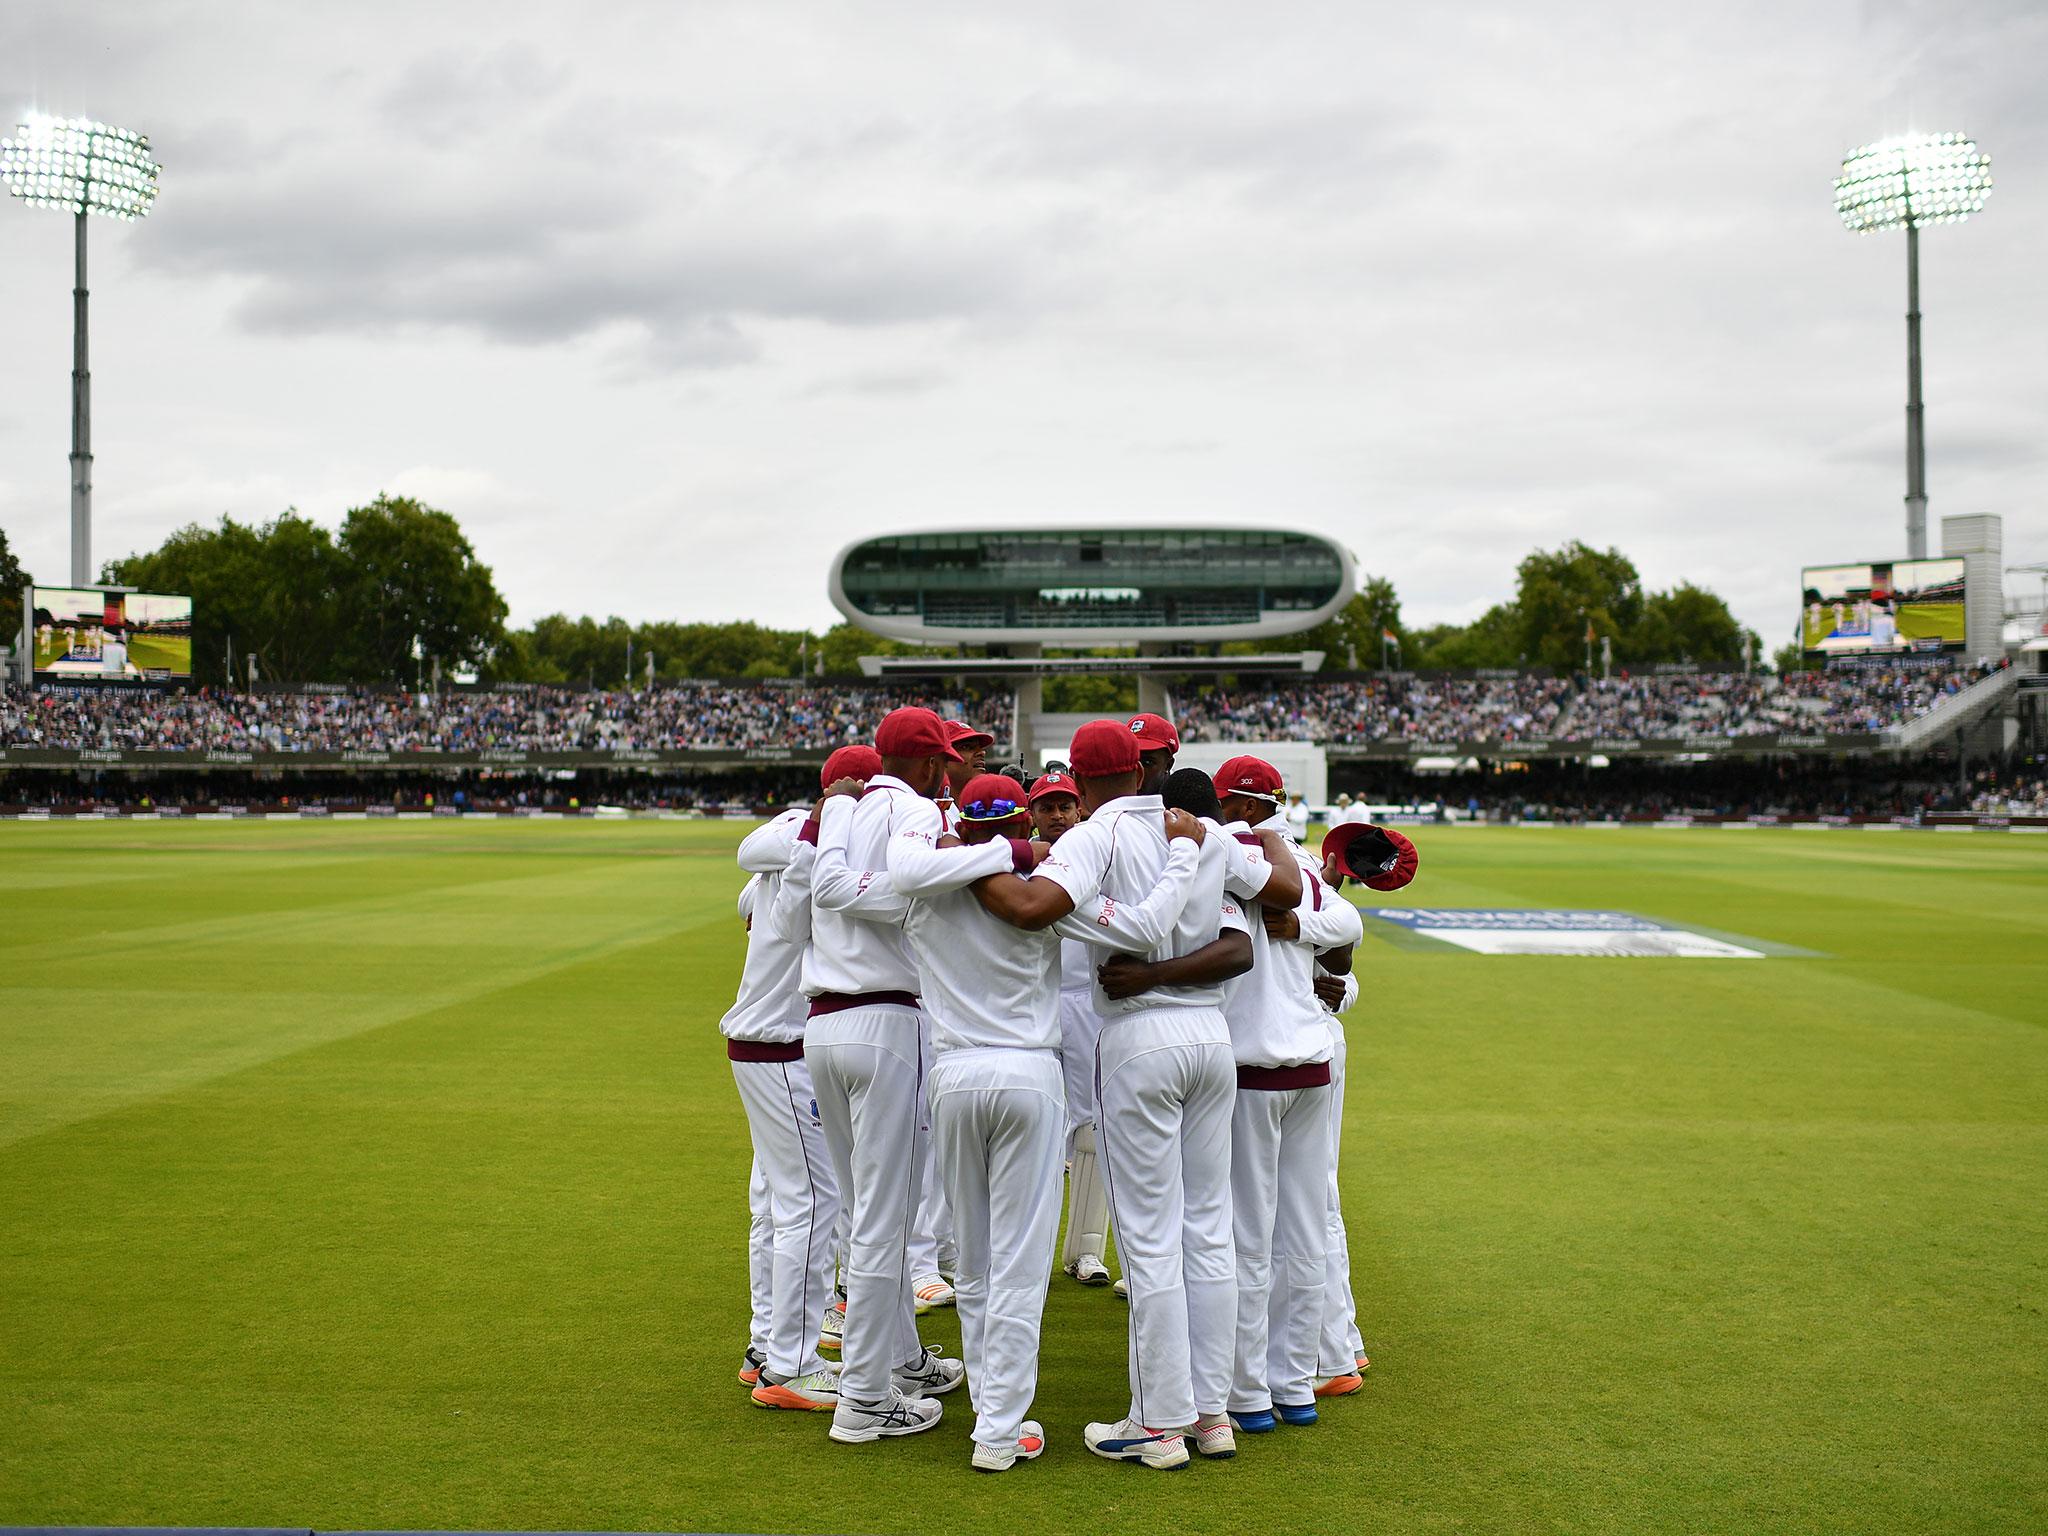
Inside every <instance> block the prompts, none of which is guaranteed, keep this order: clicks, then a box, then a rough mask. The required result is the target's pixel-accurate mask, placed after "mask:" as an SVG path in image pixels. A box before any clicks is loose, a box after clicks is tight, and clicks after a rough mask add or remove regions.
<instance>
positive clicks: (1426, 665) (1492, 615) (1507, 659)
mask: <svg viewBox="0 0 2048 1536" xmlns="http://www.w3.org/2000/svg"><path fill="white" fill-rule="evenodd" d="M1409 650H1410V652H1411V654H1410V657H1409V662H1408V664H1409V665H1410V666H1412V667H1420V668H1423V669H1426V670H1431V671H1434V670H1436V669H1438V668H1444V669H1462V668H1466V667H1516V666H1521V665H1523V664H1524V662H1523V653H1522V616H1521V613H1520V611H1519V610H1518V609H1517V608H1516V606H1515V605H1514V604H1513V603H1495V604H1494V605H1493V606H1492V607H1491V608H1489V609H1487V610H1486V612H1485V613H1483V614H1481V615H1480V616H1479V617H1478V618H1477V619H1475V620H1473V621H1472V622H1471V623H1470V624H1464V625H1459V624H1442V625H1438V626H1436V627H1435V628H1433V629H1425V630H1421V631H1418V632H1417V633H1416V634H1415V636H1414V637H1413V638H1412V640H1411V642H1410V645H1409Z"/></svg>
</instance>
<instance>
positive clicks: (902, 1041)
mask: <svg viewBox="0 0 2048 1536" xmlns="http://www.w3.org/2000/svg"><path fill="white" fill-rule="evenodd" d="M918 1026H919V1010H918V1009H916V1008H912V1007H907V1006H904V1005H902V1004H897V1003H865V1004H862V1005H861V1006H859V1007H856V1008H847V1009H843V1010H841V1011H840V1012H837V1013H823V1014H817V1015H814V1016H813V1017H812V1018H811V1020H810V1022H809V1024H808V1025H806V1026H805V1029H804V1058H805V1059H806V1060H807V1061H808V1062H809V1063H810V1065H811V1085H812V1087H813V1088H814V1089H815V1090H816V1092H817V1097H818V1121H819V1123H820V1125H822V1126H823V1128H824V1132H825V1146H826V1148H827V1150H828V1151H830V1152H831V1154H832V1167H833V1171H834V1172H835V1173H836V1174H837V1175H838V1179H839V1197H840V1199H841V1200H842V1201H843V1202H845V1205H846V1213H847V1219H846V1331H845V1332H844V1334H842V1335H841V1338H840V1345H839V1360H840V1371H839V1395H840V1396H841V1397H850V1398H854V1399H856V1400H858V1401H861V1402H879V1401H881V1400H882V1399H884V1398H886V1397H887V1396H888V1395H889V1392H890V1379H889V1373H890V1371H891V1370H892V1369H894V1368H895V1367H897V1366H902V1365H909V1364H911V1363H912V1362H913V1361H915V1360H917V1359H918V1358H920V1355H921V1353H922V1346H920V1345H919V1343H918V1341H917V1322H916V1310H915V1305H914V1303H913V1301H912V1299H911V1294H910V1271H909V1269H908V1268H907V1267H906V1264H905V1261H904V1255H905V1249H906V1247H907V1245H908V1243H909V1240H910V1221H911V1217H912V1215H913V1214H914V1213H915V1212H916V1210H917V1200H918V1186H919V1184H920V1183H921V1182H922V1179H921V1174H922V1172H923V1162H924V1130H923V1126H922V1123H921V1122H922V1120H923V1118H924V1116H923V1094H924V1071H923V1059H922V1055H921V1049H920V1044H919V1039H918Z"/></svg>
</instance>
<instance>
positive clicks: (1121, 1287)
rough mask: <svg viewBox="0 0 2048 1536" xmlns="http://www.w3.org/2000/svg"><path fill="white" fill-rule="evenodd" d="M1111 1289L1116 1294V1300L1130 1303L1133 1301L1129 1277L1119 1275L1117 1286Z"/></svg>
mask: <svg viewBox="0 0 2048 1536" xmlns="http://www.w3.org/2000/svg"><path fill="white" fill-rule="evenodd" d="M1111 1289H1112V1290H1114V1291H1115V1292H1116V1299H1117V1300H1118V1301H1129V1300H1130V1299H1131V1277H1130V1276H1129V1275H1119V1276H1118V1277H1117V1282H1116V1284H1115V1285H1114V1286H1112V1287H1111Z"/></svg>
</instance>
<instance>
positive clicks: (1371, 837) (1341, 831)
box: [1323, 821, 1421, 891]
mask: <svg viewBox="0 0 2048 1536" xmlns="http://www.w3.org/2000/svg"><path fill="white" fill-rule="evenodd" d="M1333 854H1334V855H1335V856H1336V859H1337V868H1339V869H1340V870H1342V871H1343V872H1344V873H1345V874H1347V875H1349V876H1350V877H1351V878H1352V879H1354V880H1356V881H1358V882H1359V883H1360V884H1362V885H1367V886H1370V887H1371V888H1372V889H1374V890H1376V891H1398V890H1400V889H1401V887H1402V886H1404V885H1406V884H1407V883H1408V882H1409V881H1410V880H1413V879H1414V878H1415V869H1416V866H1417V865H1418V864H1419V863H1420V862H1421V860H1420V859H1419V857H1418V856H1417V854H1416V852H1415V845H1414V844H1413V843H1411V842H1410V841H1408V839H1407V838H1405V837H1403V836H1402V835H1401V834H1400V833H1399V832H1396V831H1394V830H1392V829H1391V828H1389V827H1375V826H1369V825H1367V824H1366V823H1365V822H1362V821H1353V822H1346V823H1345V824H1344V825H1342V826H1337V827H1332V828H1330V830H1329V831H1328V832H1327V833H1326V834H1324V837H1323V858H1324V859H1325V860H1328V859H1329V858H1330V857H1331V856H1332V855H1333Z"/></svg>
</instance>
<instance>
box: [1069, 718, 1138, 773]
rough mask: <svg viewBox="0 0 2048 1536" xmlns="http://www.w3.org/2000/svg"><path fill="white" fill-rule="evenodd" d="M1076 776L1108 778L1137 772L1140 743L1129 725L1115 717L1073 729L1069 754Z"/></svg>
mask: <svg viewBox="0 0 2048 1536" xmlns="http://www.w3.org/2000/svg"><path fill="white" fill-rule="evenodd" d="M1067 761H1068V762H1069V763H1071V764H1072V765H1073V769H1074V777H1075V778H1077V779H1106V778H1109V777H1111V776H1112V775H1114V774H1119V773H1136V772H1137V771H1138V743H1137V741H1136V739H1135V738H1134V737H1133V736H1132V735H1131V732H1130V728H1129V727H1128V726H1123V725H1118V724H1117V723H1116V721H1114V720H1090V721H1089V722H1088V723H1087V724H1086V725H1084V726H1082V727H1081V729H1079V730H1078V731H1076V732H1074V745H1073V747H1072V748H1071V749H1070V750H1069V751H1068V753H1067Z"/></svg>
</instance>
